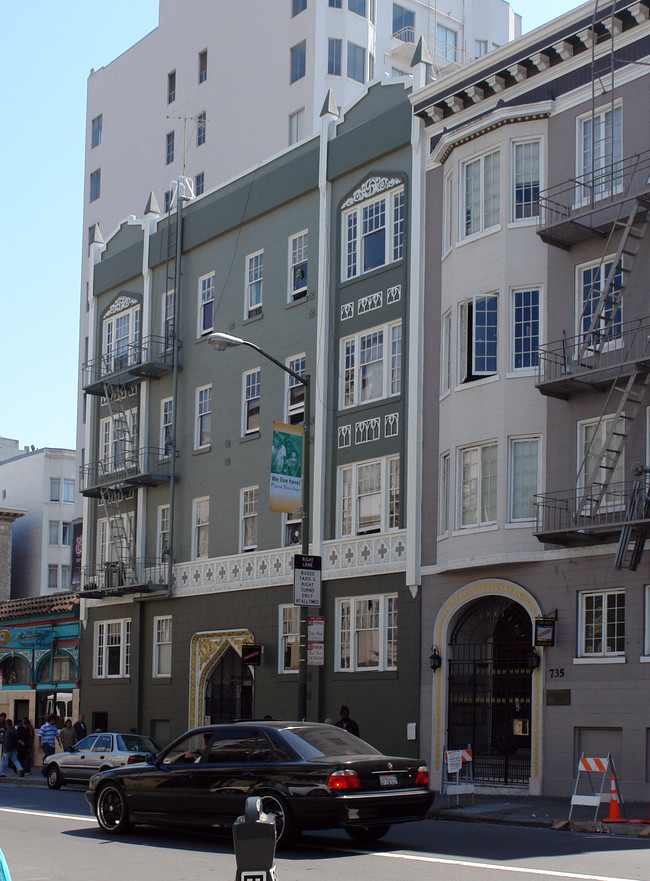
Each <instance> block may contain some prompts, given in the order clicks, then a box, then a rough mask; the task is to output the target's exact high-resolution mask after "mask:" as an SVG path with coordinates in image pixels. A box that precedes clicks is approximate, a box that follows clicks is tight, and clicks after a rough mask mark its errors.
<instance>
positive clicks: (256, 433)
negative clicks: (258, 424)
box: [239, 431, 262, 444]
mask: <svg viewBox="0 0 650 881" xmlns="http://www.w3.org/2000/svg"><path fill="white" fill-rule="evenodd" d="M261 436H262V434H261V432H259V431H251V433H250V434H245V435H244V436H243V437H240V438H239V443H240V444H245V443H248V441H252V440H257V439H258V438H260V437H261Z"/></svg>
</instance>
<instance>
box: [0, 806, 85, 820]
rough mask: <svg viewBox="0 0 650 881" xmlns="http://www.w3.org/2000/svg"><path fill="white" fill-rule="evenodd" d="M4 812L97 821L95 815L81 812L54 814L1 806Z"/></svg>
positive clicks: (1, 810) (0, 811) (0, 809)
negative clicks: (85, 814)
mask: <svg viewBox="0 0 650 881" xmlns="http://www.w3.org/2000/svg"><path fill="white" fill-rule="evenodd" d="M0 813H2V814H26V815H27V816H28V817H54V818H55V819H56V820H78V821H79V822H81V823H96V822H97V820H96V819H95V818H94V817H85V816H84V817H82V816H80V815H79V814H53V813H52V812H51V811H25V810H22V809H20V808H0Z"/></svg>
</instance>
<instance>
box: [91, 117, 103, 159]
mask: <svg viewBox="0 0 650 881" xmlns="http://www.w3.org/2000/svg"><path fill="white" fill-rule="evenodd" d="M90 128H91V132H90V149H91V150H92V149H93V148H94V147H99V145H100V144H101V142H102V128H103V119H102V114H101V113H100V114H99V115H98V116H96V117H95V118H94V119H93V120H92V122H91V124H90Z"/></svg>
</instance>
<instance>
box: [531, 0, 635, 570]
mask: <svg viewBox="0 0 650 881" xmlns="http://www.w3.org/2000/svg"><path fill="white" fill-rule="evenodd" d="M637 5H638V4H637ZM626 12H629V10H627V9H626V10H623V11H622V12H620V11H619V12H618V13H617V12H616V10H615V4H612V6H611V13H609V15H608V17H607V18H602V17H601V18H600V19H599V18H598V4H596V10H595V12H594V17H593V25H592V33H593V41H592V84H593V85H592V89H595V84H596V82H602V80H603V78H604V77H611V96H612V99H611V109H610V111H609V124H607V122H606V121H601V124H600V126H597V125H596V120H595V110H594V107H595V100H593V101H592V115H591V139H592V143H591V165H590V168H589V170H588V171H586V172H585V173H584V174H583V175H581V176H580V177H578V178H577V179H572V180H570V181H567V182H565V183H563V184H560V185H558V186H556V187H553V188H551V189H549V190H547V191H546V192H544V193H542V194H540V199H539V203H540V222H539V228H538V234H539V236H540V238H541V239H542V240H543V241H544V242H546V243H547V244H550V245H553V246H555V247H558V248H563V249H566V250H570V249H571V248H573V247H574V246H576V245H579V244H580V243H581V242H585V241H587V240H589V239H594V238H597V239H601V240H602V241H603V242H604V246H603V250H602V257H601V260H600V263H599V265H598V267H597V268H596V269H595V270H593V271H592V274H591V282H590V287H589V288H588V289H587V290H586V291H584V292H583V294H584V296H583V308H582V314H581V315H580V317H579V322H578V327H577V330H578V333H577V334H576V335H574V336H571V337H567V336H566V335H564V336H563V338H562V339H561V340H559V341H556V342H552V343H548V344H547V345H545V346H541V347H540V350H539V364H538V379H537V388H538V389H539V391H540V392H541V393H542V394H544V395H547V396H551V397H556V398H561V399H564V400H571V399H573V398H574V397H576V396H579V395H581V394H585V393H587V392H594V391H598V392H600V393H601V394H602V395H603V404H602V409H601V413H600V416H599V418H598V420H597V422H596V424H595V426H593V428H592V430H591V431H590V432H589V435H588V436H587V437H585V443H584V449H583V454H582V461H580V462H579V463H578V468H577V480H576V485H575V486H574V487H573V488H571V489H570V490H568V491H563V492H553V493H545V494H542V495H539V496H538V497H537V522H536V528H535V533H536V535H537V537H538V538H539V540H540V541H543V542H552V543H557V544H570V543H573V544H584V543H588V542H597V541H615V540H617V539H618V540H619V551H618V554H617V556H616V561H615V565H616V568H618V569H620V568H623V566H627V567H628V568H630V569H636V568H637V566H638V564H639V562H640V559H641V555H642V553H643V549H644V545H645V540H646V534H647V531H648V529H649V528H650V496H649V495H648V481H647V473H648V471H647V469H645V468H644V467H643V466H642V465H635V466H633V471H634V480H633V481H626V480H625V479H624V474H623V473H622V469H621V466H622V463H623V459H622V456H623V452H624V449H625V446H626V443H627V441H628V438H629V436H630V433H631V432H632V430H633V428H634V426H635V424H636V423H637V419H638V416H639V414H640V413H642V412H643V409H644V406H645V401H646V393H647V390H648V386H649V385H650V316H649V317H643V318H638V319H636V320H634V321H629V322H626V323H623V322H622V320H621V315H622V304H623V299H624V294H625V291H626V289H628V288H629V286H630V283H631V282H634V281H636V280H637V279H638V277H639V270H638V265H637V264H638V257H639V253H640V251H641V249H642V248H644V247H647V245H645V244H644V243H645V242H646V239H647V238H648V237H647V232H648V223H649V220H650V151H645V152H643V153H639V154H636V155H633V156H630V157H628V158H625V159H623V158H621V157H620V156H617V155H616V143H615V142H616V134H615V130H616V122H615V119H616V117H615V112H616V104H615V100H614V97H615V96H614V73H615V64H616V62H615V52H614V36H615V34H616V33H617V32H618V31H619V30H620V29H621V27H622V19H621V18H620V17H619V15H623V14H624V13H626ZM623 21H624V19H623ZM605 39H610V41H611V42H610V51H609V53H606V54H603V55H600V57H599V58H598V59H596V54H595V48H596V46H597V45H598V44H599V43H600V44H602V42H604V40H605ZM592 95H593V92H592ZM599 127H600V130H601V136H600V139H598V138H597V132H598V128H599Z"/></svg>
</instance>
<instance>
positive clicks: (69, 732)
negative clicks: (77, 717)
mask: <svg viewBox="0 0 650 881" xmlns="http://www.w3.org/2000/svg"><path fill="white" fill-rule="evenodd" d="M58 741H59V743H60V744H61V749H62V750H64V752H67V753H69V752H72V747H73V746H74V745H75V743H76V742H77V735H76V734H75V733H74V728H73V727H72V719H66V720H65V725H64V726H63V728H62V729H61V730H60V731H59V737H58Z"/></svg>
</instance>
